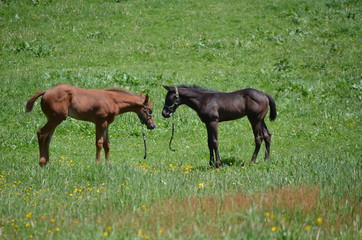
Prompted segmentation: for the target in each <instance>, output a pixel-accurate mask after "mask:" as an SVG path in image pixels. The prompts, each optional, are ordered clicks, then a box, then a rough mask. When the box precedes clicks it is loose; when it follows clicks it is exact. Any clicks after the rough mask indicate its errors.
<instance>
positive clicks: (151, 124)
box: [147, 121, 156, 130]
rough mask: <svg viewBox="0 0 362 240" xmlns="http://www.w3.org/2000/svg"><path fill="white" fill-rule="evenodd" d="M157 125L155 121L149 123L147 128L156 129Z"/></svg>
mask: <svg viewBox="0 0 362 240" xmlns="http://www.w3.org/2000/svg"><path fill="white" fill-rule="evenodd" d="M155 127H156V124H155V122H153V121H152V122H150V123H149V124H147V129H149V130H152V129H155Z"/></svg>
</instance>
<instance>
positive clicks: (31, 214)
mask: <svg viewBox="0 0 362 240" xmlns="http://www.w3.org/2000/svg"><path fill="white" fill-rule="evenodd" d="M25 217H27V218H32V217H33V213H32V212H30V213H28V214H26V216H25Z"/></svg>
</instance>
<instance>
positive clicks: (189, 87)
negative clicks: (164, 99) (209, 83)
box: [177, 84, 219, 92]
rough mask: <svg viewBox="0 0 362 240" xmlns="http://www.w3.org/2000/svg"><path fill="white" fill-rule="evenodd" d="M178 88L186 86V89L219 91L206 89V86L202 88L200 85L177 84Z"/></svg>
mask: <svg viewBox="0 0 362 240" xmlns="http://www.w3.org/2000/svg"><path fill="white" fill-rule="evenodd" d="M177 87H178V88H188V89H193V90H197V91H201V92H219V91H216V90H211V89H206V88H202V87H200V86H197V85H184V84H182V85H179V86H177Z"/></svg>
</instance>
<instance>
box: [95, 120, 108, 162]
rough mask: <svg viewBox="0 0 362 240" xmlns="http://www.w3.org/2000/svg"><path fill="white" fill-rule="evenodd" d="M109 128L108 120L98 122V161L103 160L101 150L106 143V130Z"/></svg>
mask: <svg viewBox="0 0 362 240" xmlns="http://www.w3.org/2000/svg"><path fill="white" fill-rule="evenodd" d="M106 129H107V122H103V123H100V124H99V123H97V124H96V150H97V151H96V161H97V163H100V162H101V150H102V147H103V144H104V137H105V131H106Z"/></svg>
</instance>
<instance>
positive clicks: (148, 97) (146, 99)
mask: <svg viewBox="0 0 362 240" xmlns="http://www.w3.org/2000/svg"><path fill="white" fill-rule="evenodd" d="M149 101H150V96H148V94H146V98H145V103H148V102H149Z"/></svg>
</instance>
